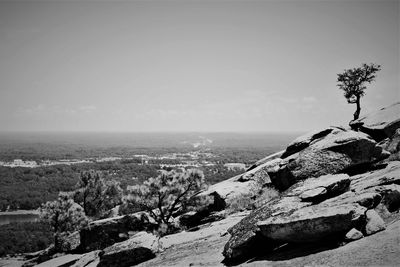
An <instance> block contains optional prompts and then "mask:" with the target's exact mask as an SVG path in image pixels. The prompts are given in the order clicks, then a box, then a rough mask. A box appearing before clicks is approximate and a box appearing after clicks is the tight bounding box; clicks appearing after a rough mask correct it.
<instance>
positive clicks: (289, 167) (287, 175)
mask: <svg viewBox="0 0 400 267" xmlns="http://www.w3.org/2000/svg"><path fill="white" fill-rule="evenodd" d="M381 158H382V148H381V147H379V146H377V145H376V142H375V141H374V140H373V139H371V138H370V137H369V136H368V135H366V134H364V133H360V132H355V131H350V130H349V131H348V130H342V129H339V128H336V129H333V130H332V131H331V132H330V133H329V134H327V135H326V136H325V137H323V138H319V139H315V140H314V141H312V142H311V143H310V145H309V146H308V147H307V148H305V149H303V150H301V151H300V152H298V153H295V154H292V155H290V156H289V157H287V158H285V159H284V161H282V162H281V164H280V165H281V167H280V168H279V170H278V171H277V172H276V173H274V174H272V173H271V174H270V178H271V181H272V184H273V185H274V186H275V187H276V188H278V189H280V190H285V189H287V188H288V187H289V186H291V185H292V184H294V183H296V182H297V181H299V180H304V179H306V178H310V177H319V176H321V175H325V174H334V173H339V172H346V171H351V170H354V169H356V168H360V167H363V166H365V165H370V164H372V163H373V162H375V161H377V160H378V159H381Z"/></svg>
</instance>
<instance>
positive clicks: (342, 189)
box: [25, 103, 400, 266]
mask: <svg viewBox="0 0 400 267" xmlns="http://www.w3.org/2000/svg"><path fill="white" fill-rule="evenodd" d="M358 125H359V131H354V130H350V129H345V128H342V127H328V128H326V129H322V130H318V131H315V132H312V133H309V134H306V135H304V136H301V137H299V138H297V139H296V140H294V141H293V142H292V143H291V144H289V145H288V147H287V149H286V150H285V151H282V152H278V153H276V154H274V155H271V156H269V157H266V158H264V159H262V160H260V161H258V162H257V163H255V164H254V165H253V166H252V167H250V168H249V169H248V170H247V171H246V172H245V173H244V174H242V175H239V176H236V177H233V178H231V179H228V180H226V181H223V182H221V183H219V184H216V185H213V186H211V187H210V188H208V190H206V191H204V192H201V193H200V195H209V196H212V197H213V199H214V203H213V205H210V206H209V207H208V210H207V211H204V210H203V211H202V212H199V213H188V214H185V215H183V216H181V218H180V220H179V218H177V220H178V221H180V222H181V223H182V224H185V223H186V226H187V225H190V227H193V228H192V229H191V231H183V232H180V233H177V234H173V235H168V236H165V237H162V238H160V239H159V238H157V237H155V236H154V235H153V234H151V231H152V230H153V229H154V222H152V221H151V219H150V218H148V216H146V214H145V213H138V214H132V215H129V216H120V217H115V218H110V219H105V220H101V221H95V222H92V223H91V224H90V225H89V227H88V228H86V229H84V230H82V231H81V232H80V233H79V235H76V234H75V235H73V236H71V238H70V239H71V240H72V241H74V242H72V241H71V240H69V241H70V242H69V243H68V242H67V243H68V244H75V245H73V246H72V245H70V246H65V247H66V249H65V252H64V253H63V254H57V255H53V256H50V255H47V256H46V253H45V252H41V253H39V254H37V255H34V257H33V259H31V260H30V261H27V262H25V266H30V265H34V264H36V263H38V262H39V261H43V260H44V259H49V261H44V262H42V263H41V266H132V265H137V264H139V265H143V266H188V265H190V266H193V265H206V266H216V265H236V264H245V265H250V266H258V265H260V266H264V265H266V264H267V265H283V266H285V265H333V266H337V265H340V266H342V265H371V264H372V265H393V266H395V265H400V256H399V255H400V234H399V232H400V213H399V209H400V161H399V159H400V157H399V149H400V138H399V136H400V128H399V127H400V103H396V104H394V105H392V106H389V107H387V108H385V109H382V110H380V111H377V112H375V113H373V114H371V115H367V116H365V117H363V118H361V119H360V120H359V124H358ZM267 188H276V189H279V190H280V191H281V194H280V195H279V196H277V197H274V198H273V199H269V198H260V196H257V193H258V192H263V191H265V190H266V189H267ZM249 196H251V199H249ZM238 200H239V202H240V201H250V200H251V201H254V205H253V207H254V209H253V210H251V211H247V212H242V213H234V214H228V213H227V212H226V210H229V209H230V208H231V207H232V206H233V203H235V204H237V203H238ZM230 210H231V211H232V209H230ZM188 222H190V223H188ZM77 236H78V238H77ZM71 249H72V251H71ZM71 252H73V253H71ZM31 256H32V255H31ZM38 256H40V257H41V260H39V259H40V257H38ZM46 257H47V258H46Z"/></svg>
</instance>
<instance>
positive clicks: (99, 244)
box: [80, 212, 152, 251]
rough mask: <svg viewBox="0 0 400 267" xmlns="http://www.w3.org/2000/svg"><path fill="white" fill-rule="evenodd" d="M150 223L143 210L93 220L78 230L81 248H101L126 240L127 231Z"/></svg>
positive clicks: (141, 227)
mask: <svg viewBox="0 0 400 267" xmlns="http://www.w3.org/2000/svg"><path fill="white" fill-rule="evenodd" d="M151 225H152V223H151V218H149V216H148V215H147V214H146V213H144V212H138V213H134V214H130V215H124V216H118V217H113V218H107V219H103V220H97V221H93V222H91V223H90V224H89V225H88V226H87V227H86V228H84V229H82V230H81V231H80V237H81V249H82V250H83V251H92V250H98V249H103V248H105V247H107V246H110V245H112V244H114V243H117V242H121V241H124V240H126V239H127V238H128V237H129V235H128V232H130V231H143V230H146V229H147V228H149V227H151Z"/></svg>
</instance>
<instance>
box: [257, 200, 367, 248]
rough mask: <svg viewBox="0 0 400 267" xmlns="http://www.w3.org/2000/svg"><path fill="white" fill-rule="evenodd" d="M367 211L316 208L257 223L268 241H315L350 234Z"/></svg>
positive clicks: (353, 207)
mask: <svg viewBox="0 0 400 267" xmlns="http://www.w3.org/2000/svg"><path fill="white" fill-rule="evenodd" d="M365 211H366V208H364V207H361V206H359V205H357V204H345V205H340V206H325V205H314V206H311V207H306V208H302V209H299V210H296V211H294V212H293V213H291V214H289V215H287V214H282V215H278V216H273V217H270V218H268V219H266V220H264V221H260V222H258V223H257V226H258V227H259V229H260V232H261V234H262V235H263V236H265V237H266V238H268V239H271V240H275V241H284V242H302V243H305V242H312V241H319V240H321V239H324V238H326V237H332V236H335V235H337V234H343V233H346V232H348V231H349V230H350V229H352V228H353V227H355V226H357V225H358V224H359V222H360V219H361V218H362V217H363V216H364V213H365Z"/></svg>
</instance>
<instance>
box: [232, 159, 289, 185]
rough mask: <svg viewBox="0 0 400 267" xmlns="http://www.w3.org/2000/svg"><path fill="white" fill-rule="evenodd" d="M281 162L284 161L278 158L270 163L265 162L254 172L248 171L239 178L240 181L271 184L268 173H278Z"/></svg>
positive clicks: (253, 170)
mask: <svg viewBox="0 0 400 267" xmlns="http://www.w3.org/2000/svg"><path fill="white" fill-rule="evenodd" d="M281 161H282V159H280V158H276V159H273V160H270V161H268V162H265V163H263V164H261V165H259V166H257V167H255V168H254V169H252V170H249V171H246V172H245V173H244V174H242V175H241V176H240V177H239V179H238V181H239V182H245V181H250V180H254V181H260V182H262V183H263V184H269V183H271V179H270V178H269V175H268V172H274V171H277V170H278V169H279V164H280V162H281Z"/></svg>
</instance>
